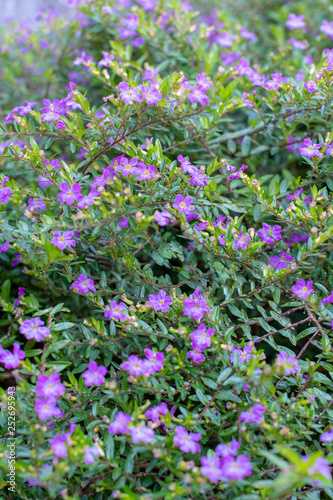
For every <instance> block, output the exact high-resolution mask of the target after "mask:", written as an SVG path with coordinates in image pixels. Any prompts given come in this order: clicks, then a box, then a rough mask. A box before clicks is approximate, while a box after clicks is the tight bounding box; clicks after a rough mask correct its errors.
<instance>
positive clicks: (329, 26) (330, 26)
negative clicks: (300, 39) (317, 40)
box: [319, 19, 333, 40]
mask: <svg viewBox="0 0 333 500" xmlns="http://www.w3.org/2000/svg"><path fill="white" fill-rule="evenodd" d="M319 29H320V31H321V32H322V33H324V35H327V36H328V37H329V38H330V39H331V40H333V22H331V23H329V22H328V21H326V19H324V21H323V22H322V25H321V26H320V28H319Z"/></svg>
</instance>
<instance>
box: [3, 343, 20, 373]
mask: <svg viewBox="0 0 333 500" xmlns="http://www.w3.org/2000/svg"><path fill="white" fill-rule="evenodd" d="M24 358H25V353H24V351H22V350H21V349H20V344H17V343H16V342H15V343H14V344H13V352H12V353H11V352H10V351H8V350H4V349H3V348H2V345H1V344H0V363H4V365H5V368H6V370H10V369H13V368H17V367H18V366H19V365H20V363H21V359H24Z"/></svg>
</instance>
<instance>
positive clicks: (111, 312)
mask: <svg viewBox="0 0 333 500" xmlns="http://www.w3.org/2000/svg"><path fill="white" fill-rule="evenodd" d="M124 311H126V306H125V304H124V302H119V304H118V303H117V301H116V300H112V301H111V302H110V304H109V305H108V306H106V308H105V309H104V316H105V317H106V318H109V319H110V320H111V319H114V320H115V321H126V320H127V314H126V313H125V312H124Z"/></svg>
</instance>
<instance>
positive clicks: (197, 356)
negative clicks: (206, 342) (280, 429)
mask: <svg viewBox="0 0 333 500" xmlns="http://www.w3.org/2000/svg"><path fill="white" fill-rule="evenodd" d="M202 353H203V348H202V347H201V346H197V347H195V348H194V349H193V351H189V352H188V353H187V354H186V357H187V358H189V359H190V358H191V359H192V360H193V362H194V363H202V362H203V361H205V359H206V358H205V356H204V354H202Z"/></svg>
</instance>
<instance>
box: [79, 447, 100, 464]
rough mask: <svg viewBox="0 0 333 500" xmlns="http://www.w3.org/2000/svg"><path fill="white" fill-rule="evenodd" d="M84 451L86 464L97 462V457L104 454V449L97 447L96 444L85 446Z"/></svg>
mask: <svg viewBox="0 0 333 500" xmlns="http://www.w3.org/2000/svg"><path fill="white" fill-rule="evenodd" d="M83 451H84V462H85V464H86V465H89V464H93V463H94V462H95V460H96V459H95V457H100V456H101V455H102V451H101V450H100V449H99V448H98V447H97V445H96V444H94V446H85V447H84V448H83Z"/></svg>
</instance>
